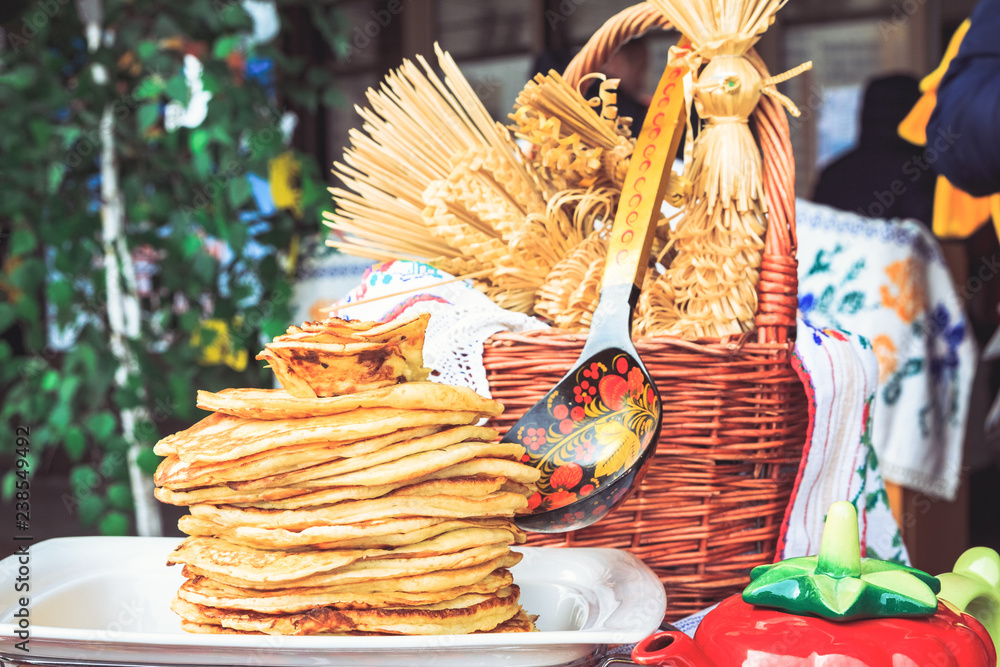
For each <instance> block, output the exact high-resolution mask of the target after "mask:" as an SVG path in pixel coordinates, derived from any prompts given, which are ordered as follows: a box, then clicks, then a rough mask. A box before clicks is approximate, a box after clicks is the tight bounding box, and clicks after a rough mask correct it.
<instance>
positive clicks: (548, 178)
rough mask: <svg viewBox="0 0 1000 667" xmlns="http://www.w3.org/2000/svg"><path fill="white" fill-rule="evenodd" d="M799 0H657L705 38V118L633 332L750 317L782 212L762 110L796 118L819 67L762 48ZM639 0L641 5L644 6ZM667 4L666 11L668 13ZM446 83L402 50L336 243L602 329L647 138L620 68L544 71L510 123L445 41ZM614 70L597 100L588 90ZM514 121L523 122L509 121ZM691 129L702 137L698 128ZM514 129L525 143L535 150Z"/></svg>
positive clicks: (354, 144) (696, 95)
mask: <svg viewBox="0 0 1000 667" xmlns="http://www.w3.org/2000/svg"><path fill="white" fill-rule="evenodd" d="M783 2H784V0H699V1H698V2H693V3H683V4H682V3H675V2H672V0H652V2H651V4H650V5H648V6H645V7H647V8H648V13H650V14H651V15H652V13H653V12H655V11H657V10H658V11H660V12H662V14H663V17H665V18H666V19H668V20H669V21H670V22H671V23H672V24H673V25H675V26H676V27H677V28H678V29H680V30H681V32H683V33H684V35H685V36H686V37H687V38H688V40H689V41H690V46H685V47H684V48H680V49H679V48H676V47H675V48H674V49H672V51H671V53H672V58H681V59H684V60H686V61H687V62H686V64H687V67H688V69H689V70H690V71H691V72H694V73H695V74H694V75H692V79H693V80H692V81H689V82H687V83H686V85H688V86H690V91H689V92H690V94H691V95H692V97H693V102H694V105H695V107H696V109H697V111H698V114H699V116H700V117H701V118H702V119H703V122H704V127H703V129H702V131H701V132H700V133H699V134H698V137H697V139H694V140H693V141H692V143H693V150H692V151H691V153H690V159H689V160H687V164H686V167H685V174H684V176H683V177H680V176H677V175H674V176H673V177H672V178H671V180H670V182H669V184H668V187H667V195H666V197H667V200H668V201H670V203H671V204H672V205H674V206H675V207H678V208H683V209H684V210H683V212H682V215H681V219H680V221H679V222H678V224H677V227H676V230H675V231H674V232H670V227H669V225H668V224H666V222H667V221H665V220H660V221H659V223H658V226H657V238H656V242H655V243H654V248H653V251H654V256H655V257H657V261H658V262H659V263H661V264H662V265H663V266H666V267H667V268H666V271H665V272H663V271H661V272H660V274H659V275H656V274H654V275H652V276H651V277H649V278H647V280H646V281H645V283H644V287H643V296H642V298H641V300H640V302H639V305H638V308H637V310H636V317H635V326H634V333H635V334H636V335H656V334H671V335H676V336H680V337H683V338H689V339H690V338H700V337H712V336H725V335H729V334H734V333H740V332H742V331H746V330H749V329H751V328H752V327H753V325H754V315H755V313H756V310H757V289H756V288H757V283H758V282H759V270H760V266H761V261H762V251H763V249H764V236H765V232H766V215H767V207H766V205H765V197H764V189H763V185H762V164H761V155H760V152H759V149H758V147H757V145H756V143H755V140H754V137H753V135H752V133H751V132H750V129H749V126H748V119H749V117H750V115H751V114H752V113H753V112H754V109H755V108H756V107H757V104H758V101H759V100H760V98H761V95H769V96H771V97H773V98H775V99H776V100H777V101H778V102H780V103H781V104H784V105H785V106H786V107H788V108H789V110H790V111H792V113H793V114H796V115H797V109H795V107H794V104H792V103H791V102H790V101H789V100H788V99H787V98H785V97H784V96H782V95H781V94H780V93H778V92H777V91H776V89H774V87H773V85H772V84H774V83H778V82H780V81H782V80H784V79H786V78H789V77H790V76H794V75H795V74H796V73H798V72H799V71H801V69H804V68H806V67H808V65H806V66H802V67H800V68H796V70H793V71H791V72H789V73H786V74H785V75H782V76H780V77H768V76H767V73H766V70H765V69H764V68H763V64H762V63H760V61H759V59H755V56H752V54H751V56H749V57H748V55H747V52H748V50H749V49H750V48H751V46H752V45H753V44H754V43H755V42H756V41H757V39H758V38H759V37H760V35H761V34H762V33H763V32H764V30H766V28H767V27H768V25H770V23H772V22H773V20H774V13H775V12H776V11H777V10H778V9H779V8H780V7H781V5H782V4H783ZM637 7H639V6H637ZM654 8H655V9H654ZM435 50H436V53H437V55H438V59H439V63H440V66H441V69H442V70H443V71H444V75H445V76H444V80H443V81H442V80H441V79H440V78H439V77H438V76H437V75H436V74H435V73H434V71H433V70H432V68H431V67H430V65H428V63H427V62H426V61H425V60H424V59H423V58H420V57H418V58H417V61H418V63H419V66H418V65H416V64H414V63H412V62H410V61H404V63H403V65H402V67H400V68H399V70H397V71H395V72H392V73H390V74H389V75H388V76H387V77H386V80H385V82H384V83H383V84H382V86H381V87H380V89H379V90H369V91H368V101H369V104H370V108H368V109H358V111H359V113H360V114H361V116H362V118H363V119H364V121H365V122H364V125H363V131H358V130H355V131H352V132H351V147H350V148H348V149H346V150H345V153H344V160H343V162H342V163H336V164H335V169H334V172H335V173H336V175H337V176H338V177H339V178H340V179H341V180H342V181H343V183H344V185H345V187H343V188H333V189H331V192H332V193H333V195H334V199H335V201H336V204H337V210H336V211H335V212H334V213H327V214H324V215H325V217H326V218H327V224H328V225H329V226H330V227H332V228H333V229H334V230H335V231H337V232H338V233H339V234H340V235H341V240H339V241H331V242H328V243H329V244H330V245H332V246H334V247H337V248H340V249H341V250H343V251H344V252H347V253H351V254H356V255H361V256H365V257H371V258H373V259H411V260H417V261H424V262H428V263H430V264H433V265H435V266H437V267H438V268H441V269H443V270H445V271H447V272H449V273H451V274H452V275H455V276H458V277H459V278H465V277H469V278H473V279H475V280H476V282H477V284H478V286H479V287H480V288H481V289H482V290H483V291H484V292H485V293H486V294H487V295H489V296H490V297H491V298H492V299H493V300H494V301H496V302H497V303H498V304H500V305H501V306H503V307H505V308H509V309H512V310H517V311H520V312H528V313H535V314H538V315H541V316H543V317H546V318H548V319H549V320H551V321H552V322H553V323H554V324H555V325H556V326H558V327H559V328H563V329H568V330H577V331H578V330H585V329H587V328H589V325H590V318H591V315H592V313H593V310H594V308H595V306H596V303H597V300H598V296H599V289H600V279H601V274H602V270H601V269H602V267H603V264H604V259H605V256H606V252H607V248H606V234H602V233H601V232H602V230H604V231H606V228H607V223H609V222H610V221H611V220H612V218H613V216H614V212H615V210H616V208H617V205H618V200H619V198H620V196H621V188H622V186H623V181H624V175H625V173H626V171H627V169H628V163H629V161H630V159H631V154H632V150H633V148H634V142H633V140H632V139H631V129H630V125H631V119H629V118H622V117H620V116H619V115H618V109H617V106H616V103H617V100H616V92H615V91H616V86H617V84H618V81H617V80H615V79H605V78H604V77H603V75H600V74H591V75H588V76H583V77H580V76H579V75H576V76H574V77H573V78H572V81H573V83H571V82H570V81H568V80H567V79H564V78H563V77H562V76H561V75H560V74H559V73H557V72H555V71H550V72H549V73H548V74H545V75H541V74H539V75H537V76H536V77H534V79H532V80H531V81H529V82H528V83H527V85H526V86H525V87H524V89H523V90H522V91H521V93H520V94H519V95H518V97H517V101H516V103H515V105H514V110H513V112H512V113H511V114H510V115H509V119H510V120H511V121H512V124H511V125H509V126H508V128H504V127H503V126H502V125H500V124H498V123H495V122H494V121H493V120H492V119H491V118H490V116H489V114H488V112H487V111H486V109H485V108H484V107H483V105H482V104H481V103H480V101H479V99H478V98H477V97H476V95H475V93H474V92H473V90H472V87H471V86H470V85H469V84H468V82H467V81H466V80H465V79H464V78H463V77H462V74H461V72H460V71H459V69H458V67H457V65H456V64H455V62H454V60H452V58H451V57H450V56H449V55H448V54H446V53H444V52H443V51H442V50H441V49H440V48H439V47H437V46H436V47H435ZM595 78H596V79H598V80H600V81H601V83H600V85H599V87H598V93H597V95H596V96H595V97H594V98H593V99H590V100H588V99H586V98H584V96H583V95H582V94H581V93H580V91H579V86H581V85H583V84H584V83H586V82H587V81H588V80H590V79H595ZM508 130H509V131H508ZM690 134H691V133H690V132H689V138H690ZM514 137H516V138H518V139H519V140H521V141H522V142H525V143H526V144H527V145H528V149H527V150H526V151H525V152H522V150H521V148H519V147H518V145H517V144H516V143H515V141H514Z"/></svg>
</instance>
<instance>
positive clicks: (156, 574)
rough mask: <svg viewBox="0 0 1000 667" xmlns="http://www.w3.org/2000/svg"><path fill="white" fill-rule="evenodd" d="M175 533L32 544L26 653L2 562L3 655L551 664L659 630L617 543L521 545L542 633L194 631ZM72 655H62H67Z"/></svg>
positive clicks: (639, 568)
mask: <svg viewBox="0 0 1000 667" xmlns="http://www.w3.org/2000/svg"><path fill="white" fill-rule="evenodd" d="M178 543H179V540H178V539H176V538H164V537H64V538H58V539H53V540H46V541H44V542H40V543H38V544H35V545H32V546H31V548H30V551H29V559H28V560H29V568H30V574H29V575H28V576H29V577H30V578H29V583H30V587H31V588H30V591H29V592H28V593H27V595H28V596H29V598H30V606H29V614H30V621H31V623H30V629H29V631H30V639H29V648H30V650H31V652H30V654H25V653H22V652H21V651H19V650H17V649H16V648H15V644H16V643H17V642H18V641H20V639H19V638H18V637H17V636H16V635H15V634H14V633H15V631H16V630H18V627H17V626H16V624H14V623H12V621H14V620H17V619H15V618H14V616H13V614H14V613H15V611H17V609H18V608H19V603H18V598H19V597H20V596H23V595H25V593H18V592H16V591H15V586H14V582H15V578H16V577H17V576H18V568H19V563H18V562H17V558H18V557H17V556H11V557H9V558H7V559H5V560H4V561H2V562H0V581H2V582H3V587H2V589H0V610H2V611H0V660H2V659H7V660H16V659H22V660H24V659H27V658H29V657H30V658H31V659H32V660H38V659H41V658H46V659H48V660H47V663H57V662H58V661H59V660H90V661H93V662H122V663H132V664H142V665H193V664H199V665H205V664H212V665H218V664H225V665H268V666H269V667H277V666H279V665H281V666H284V665H385V664H388V665H393V666H394V667H406V666H409V665H434V667H446V666H448V665H462V666H468V665H505V666H507V667H516V666H523V667H526V666H529V665H557V664H564V663H567V662H571V661H573V660H576V659H578V658H581V657H584V656H586V655H588V654H590V653H592V652H593V651H594V650H595V649H596V648H598V647H600V646H602V645H607V644H629V643H633V642H636V641H638V640H640V639H642V638H643V637H645V636H647V635H649V634H650V633H652V632H653V631H655V630H656V629H657V627H658V626H659V624H660V622H661V620H662V619H663V611H664V608H665V606H666V598H665V596H664V593H663V586H661V585H660V582H659V581H658V580H657V578H656V575H654V574H653V572H652V571H651V570H650V569H649V568H647V567H646V566H645V565H643V563H642V562H641V561H640V560H638V559H637V558H636V557H635V556H633V555H631V554H629V553H628V552H625V551H617V550H615V549H546V548H531V547H519V548H518V549H517V550H518V551H520V552H522V553H523V554H524V560H522V561H521V563H519V564H518V565H517V566H516V567H514V568H513V574H514V580H515V582H516V583H517V584H518V585H519V586H520V587H521V604H522V606H523V607H524V609H525V610H526V611H527V612H528V613H530V614H538V615H539V619H538V627H539V629H540V630H541V632H533V633H514V634H496V635H490V634H482V635H436V636H406V637H403V636H400V637H321V636H311V637H277V636H267V637H264V636H250V635H197V634H188V633H186V632H184V631H182V630H181V628H180V622H179V619H178V617H177V616H176V615H174V613H173V612H171V611H170V607H169V606H170V600H171V598H173V596H174V593H175V592H176V591H177V588H178V587H179V586H180V585H181V583H182V581H183V578H182V576H181V572H180V568H179V567H167V566H166V559H167V555H168V554H169V553H170V552H171V551H173V549H174V548H175V547H176V546H177V544H178ZM66 664H68V663H66Z"/></svg>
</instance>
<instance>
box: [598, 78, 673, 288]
mask: <svg viewBox="0 0 1000 667" xmlns="http://www.w3.org/2000/svg"><path fill="white" fill-rule="evenodd" d="M685 72H686V68H685V67H683V66H677V67H673V66H670V65H668V66H667V68H666V69H665V70H664V71H663V76H662V77H660V83H659V84H658V85H657V87H656V94H655V95H653V99H652V101H651V102H650V104H649V111H647V112H646V120H645V121H644V122H643V124H642V130H640V131H639V137H638V138H637V139H636V142H635V149H634V150H633V151H632V160H631V162H630V163H629V167H628V172H627V173H626V175H625V183H624V185H623V186H622V194H621V198H620V199H619V201H618V211H617V212H616V213H615V222H614V225H613V226H612V228H611V240H610V242H609V244H608V259H607V263H606V264H605V265H604V277H603V279H602V281H601V290H602V291H603V290H604V288H606V287H609V286H612V285H626V284H628V283H632V284H634V285H635V286H636V287H642V279H643V277H644V276H645V275H646V264H647V263H648V258H649V251H650V249H651V248H652V246H653V235H654V231H655V229H656V221H657V220H658V218H659V213H660V206H661V205H662V203H663V195H664V192H665V191H666V189H667V183H668V181H669V180H670V173H671V172H670V167H671V165H672V164H673V161H674V156H675V155H677V146H678V144H680V139H681V132H680V131H679V127H681V126H682V125H683V123H684V120H685V118H686V115H685V110H684V73H685Z"/></svg>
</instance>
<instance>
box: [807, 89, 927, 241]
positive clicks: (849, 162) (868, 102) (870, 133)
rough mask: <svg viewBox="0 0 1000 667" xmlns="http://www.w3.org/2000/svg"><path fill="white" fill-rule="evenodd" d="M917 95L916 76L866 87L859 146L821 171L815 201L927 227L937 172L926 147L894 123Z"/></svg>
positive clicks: (862, 105) (918, 92)
mask: <svg viewBox="0 0 1000 667" xmlns="http://www.w3.org/2000/svg"><path fill="white" fill-rule="evenodd" d="M919 98H920V89H919V86H918V84H917V80H916V79H914V78H913V77H910V76H902V75H894V76H886V77H882V78H880V79H875V80H873V81H872V82H870V83H869V84H868V86H867V88H865V96H864V100H863V101H862V104H861V123H860V132H859V137H858V145H857V147H856V148H854V149H853V150H851V151H849V152H848V153H846V154H845V155H844V156H843V157H841V158H839V159H837V160H835V161H833V162H832V163H830V164H829V165H828V166H827V167H826V168H825V169H823V171H822V172H821V173H820V176H819V180H818V181H817V183H816V190H815V192H814V193H813V201H815V202H817V203H820V204H826V205H827V206H833V207H834V208H839V209H841V210H844V211H851V212H853V213H858V214H860V215H863V216H865V217H869V218H885V219H890V218H913V219H916V220H919V221H921V222H923V223H924V224H926V225H928V226H930V224H931V221H932V217H933V213H934V184H935V180H936V178H937V177H936V176H935V174H934V172H933V171H931V169H930V167H929V166H928V165H927V164H926V163H925V162H924V161H923V155H924V149H923V148H922V147H920V146H914V145H913V144H911V143H909V142H907V141H905V140H904V139H902V138H901V137H900V136H899V132H898V129H897V128H898V126H899V123H900V121H901V120H903V118H905V117H906V114H907V113H909V111H910V109H911V108H913V105H914V104H915V103H916V101H917V100H918V99H919Z"/></svg>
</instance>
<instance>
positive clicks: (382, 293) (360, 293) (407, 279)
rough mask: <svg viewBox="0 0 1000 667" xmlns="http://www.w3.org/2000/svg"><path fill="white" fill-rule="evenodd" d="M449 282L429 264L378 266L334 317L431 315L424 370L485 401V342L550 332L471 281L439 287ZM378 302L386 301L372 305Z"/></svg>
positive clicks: (337, 307)
mask: <svg viewBox="0 0 1000 667" xmlns="http://www.w3.org/2000/svg"><path fill="white" fill-rule="evenodd" d="M446 280H452V276H450V275H449V274H447V273H444V272H442V271H439V270H437V269H435V268H434V267H432V266H429V265H427V264H419V263H416V262H386V263H384V264H380V265H375V266H373V267H372V268H371V269H369V270H368V271H366V272H365V275H364V276H363V278H362V282H361V284H360V285H359V286H358V287H356V288H354V289H353V290H351V291H350V292H349V293H348V294H347V296H345V297H344V298H343V299H341V300H340V301H339V302H337V304H335V305H334V307H333V308H334V309H333V310H332V311H331V313H330V314H331V315H336V316H337V317H343V318H347V319H352V320H359V319H360V320H377V321H380V322H386V321H388V320H391V319H394V318H395V317H398V316H399V315H400V314H402V313H403V312H404V311H405V312H406V313H407V314H408V315H411V314H415V313H430V314H431V318H430V322H428V324H427V337H426V339H425V340H424V365H425V366H427V367H428V368H431V369H432V374H431V379H432V380H434V381H435V382H441V383H443V384H453V385H461V386H465V387H471V388H472V389H474V390H475V391H476V392H477V393H479V394H480V395H482V396H490V395H491V394H490V384H489V382H488V381H487V380H486V369H485V368H484V367H483V343H484V342H486V339H487V338H489V337H490V336H492V335H493V334H495V333H497V332H498V331H512V332H515V333H517V332H521V331H528V330H530V329H547V328H548V325H547V324H545V323H544V322H542V321H541V320H539V319H536V318H534V317H530V316H528V315H524V314H522V313H515V312H512V311H509V310H504V309H503V308H501V307H500V306H498V305H496V304H495V303H493V301H491V300H490V298H489V297H487V296H486V295H485V294H483V293H482V292H480V291H479V290H477V289H476V288H475V287H474V286H473V285H472V281H471V280H461V281H453V282H449V283H446V284H440V283H442V282H443V281H446ZM401 292H402V293H401ZM387 295H398V296H389V297H387ZM378 297H386V298H381V299H378V300H373V299H377V298H378ZM362 301H363V303H358V304H357V305H351V304H352V303H354V302H362Z"/></svg>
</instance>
